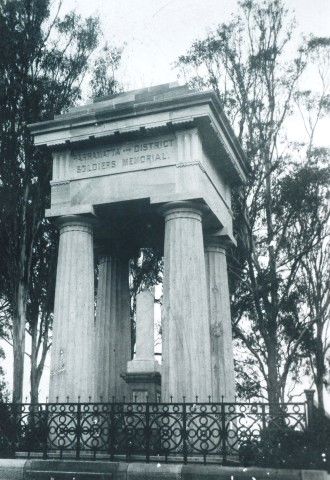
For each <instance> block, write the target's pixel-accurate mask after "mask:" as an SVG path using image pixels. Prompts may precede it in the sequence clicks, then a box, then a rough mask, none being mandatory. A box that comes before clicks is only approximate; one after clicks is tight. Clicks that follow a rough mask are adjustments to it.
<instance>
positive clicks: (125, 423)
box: [0, 402, 308, 464]
mask: <svg viewBox="0 0 330 480" xmlns="http://www.w3.org/2000/svg"><path fill="white" fill-rule="evenodd" d="M307 417H308V409H307V408H306V404H305V403H286V404H281V405H280V406H278V407H277V408H272V407H271V405H269V404H266V403H115V402H113V403H42V404H35V405H33V404H0V455H1V454H2V456H10V455H11V454H13V453H15V452H16V453H17V452H25V453H26V454H27V455H28V456H35V455H39V456H42V457H43V458H49V457H56V456H59V457H60V458H62V457H68V458H70V457H74V458H77V459H80V458H90V457H91V456H92V458H94V459H95V458H97V457H98V458H103V459H107V458H108V459H110V460H115V459H120V458H122V456H124V459H125V460H126V461H130V460H143V461H147V462H149V461H162V462H169V461H171V462H172V461H182V462H184V463H187V462H191V461H202V462H204V463H206V462H209V461H213V462H216V463H222V464H225V463H228V461H229V460H230V459H231V458H236V459H237V458H238V457H239V456H240V453H241V452H242V451H244V448H245V449H246V448H249V446H250V447H251V445H253V446H256V447H257V446H258V444H259V443H260V441H261V440H262V437H263V435H265V432H267V434H269V433H270V432H295V431H300V432H303V431H305V430H306V428H307Z"/></svg>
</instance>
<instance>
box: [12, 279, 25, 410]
mask: <svg viewBox="0 0 330 480" xmlns="http://www.w3.org/2000/svg"><path fill="white" fill-rule="evenodd" d="M16 301H17V305H16V312H15V315H14V318H13V352H14V372H13V402H14V403H22V400H23V375H24V354H25V324H26V286H25V285H24V283H23V282H22V281H20V282H19V284H18V290H17V300H16Z"/></svg>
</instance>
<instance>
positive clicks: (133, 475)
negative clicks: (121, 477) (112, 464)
mask: <svg viewBox="0 0 330 480" xmlns="http://www.w3.org/2000/svg"><path fill="white" fill-rule="evenodd" d="M181 470H182V465H166V464H164V463H149V464H148V463H131V464H130V465H128V468H127V480H159V479H163V480H180V479H181V478H182V477H181Z"/></svg>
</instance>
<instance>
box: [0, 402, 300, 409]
mask: <svg viewBox="0 0 330 480" xmlns="http://www.w3.org/2000/svg"><path fill="white" fill-rule="evenodd" d="M57 405H60V406H63V405H67V406H78V405H79V406H80V407H82V406H90V407H91V406H106V405H127V406H130V405H139V406H146V405H148V406H152V405H157V406H164V407H166V406H175V405H178V406H179V405H182V406H183V405H185V406H188V407H189V406H191V407H194V406H206V407H207V406H209V407H215V406H219V407H221V406H245V407H251V406H260V407H267V406H268V407H272V406H277V407H279V408H283V407H287V406H296V407H298V406H305V405H306V402H283V403H278V404H274V403H268V402H138V401H136V402H120V401H118V402H117V401H113V402H112V401H109V402H60V401H59V402H38V403H29V402H22V403H13V402H0V407H1V406H8V407H14V406H15V407H41V406H45V407H46V406H57Z"/></svg>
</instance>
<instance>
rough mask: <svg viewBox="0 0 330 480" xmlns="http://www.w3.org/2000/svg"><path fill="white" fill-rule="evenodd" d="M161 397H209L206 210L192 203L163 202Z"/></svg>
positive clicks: (199, 399)
mask: <svg viewBox="0 0 330 480" xmlns="http://www.w3.org/2000/svg"><path fill="white" fill-rule="evenodd" d="M164 214H165V249H164V250H165V251H164V269H165V270H164V309H163V335H164V336H163V362H162V398H163V401H169V400H170V396H172V397H173V401H178V402H181V401H182V397H183V396H184V397H185V398H186V401H187V402H188V401H193V402H195V397H196V395H198V401H208V396H209V395H211V394H212V392H211V361H210V359H211V353H210V333H209V320H208V307H207V292H206V275H205V260H204V245H203V232H202V212H201V210H200V209H199V208H198V207H196V206H195V205H194V204H192V203H189V202H180V203H170V204H167V205H166V207H165V213H164Z"/></svg>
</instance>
